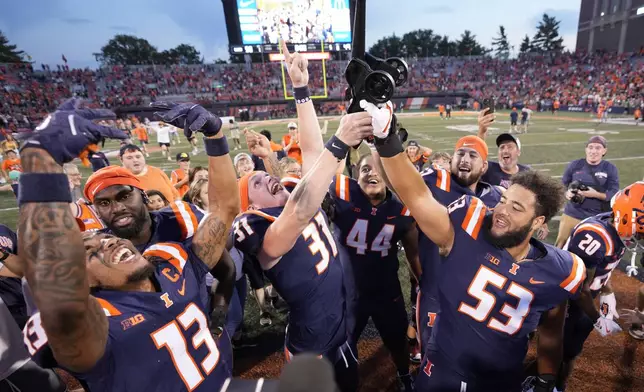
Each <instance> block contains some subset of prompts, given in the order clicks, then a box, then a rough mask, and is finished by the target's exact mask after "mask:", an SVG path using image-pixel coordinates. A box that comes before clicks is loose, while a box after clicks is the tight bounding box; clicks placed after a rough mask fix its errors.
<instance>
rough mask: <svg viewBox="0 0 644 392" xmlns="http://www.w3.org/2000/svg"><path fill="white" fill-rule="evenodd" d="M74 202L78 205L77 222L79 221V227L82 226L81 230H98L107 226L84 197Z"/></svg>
mask: <svg viewBox="0 0 644 392" xmlns="http://www.w3.org/2000/svg"><path fill="white" fill-rule="evenodd" d="M74 204H76V206H77V207H78V215H77V216H76V223H78V227H80V229H81V231H97V230H103V229H104V228H105V224H104V223H103V221H102V220H101V218H99V217H98V214H97V213H96V211H94V208H92V206H90V205H89V204H87V202H86V201H85V200H84V199H79V200H78V201H76V203H74Z"/></svg>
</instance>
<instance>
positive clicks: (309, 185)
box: [285, 149, 338, 222]
mask: <svg viewBox="0 0 644 392" xmlns="http://www.w3.org/2000/svg"><path fill="white" fill-rule="evenodd" d="M337 164H338V159H337V158H336V157H334V156H333V154H331V152H330V151H329V150H327V149H324V150H323V151H322V154H321V155H320V157H319V158H318V160H317V161H316V162H315V164H314V165H313V166H312V167H311V169H310V170H309V171H308V172H307V173H306V175H305V176H304V177H303V178H302V180H301V181H300V183H299V184H298V185H297V186H296V187H295V189H294V190H293V192H292V193H291V197H290V198H289V201H288V205H289V207H292V208H294V211H295V216H296V218H297V219H298V220H300V221H302V222H308V221H309V220H310V219H311V218H313V215H315V213H316V212H317V210H318V209H319V208H320V206H321V205H322V201H323V200H324V196H325V195H326V194H327V191H328V189H329V184H330V183H331V179H332V178H333V175H334V174H335V168H336V167H337ZM285 209H286V208H285Z"/></svg>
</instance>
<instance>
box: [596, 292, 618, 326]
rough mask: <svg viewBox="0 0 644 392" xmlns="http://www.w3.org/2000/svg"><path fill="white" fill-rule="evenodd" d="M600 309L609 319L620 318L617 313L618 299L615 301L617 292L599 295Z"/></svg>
mask: <svg viewBox="0 0 644 392" xmlns="http://www.w3.org/2000/svg"><path fill="white" fill-rule="evenodd" d="M599 309H600V312H601V314H602V315H604V316H605V317H606V318H607V319H609V320H613V319H616V320H619V314H618V313H617V301H615V293H610V294H603V295H600V296H599Z"/></svg>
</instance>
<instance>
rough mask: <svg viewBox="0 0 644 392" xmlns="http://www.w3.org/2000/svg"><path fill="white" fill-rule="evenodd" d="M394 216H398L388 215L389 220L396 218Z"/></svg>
mask: <svg viewBox="0 0 644 392" xmlns="http://www.w3.org/2000/svg"><path fill="white" fill-rule="evenodd" d="M394 218H396V217H395V216H388V217H387V220H389V219H394Z"/></svg>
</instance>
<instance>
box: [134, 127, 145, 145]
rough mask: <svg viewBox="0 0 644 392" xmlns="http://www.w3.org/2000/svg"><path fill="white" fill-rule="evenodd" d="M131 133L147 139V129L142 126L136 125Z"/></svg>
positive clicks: (138, 137) (141, 138) (140, 138)
mask: <svg viewBox="0 0 644 392" xmlns="http://www.w3.org/2000/svg"><path fill="white" fill-rule="evenodd" d="M132 133H133V134H135V135H136V138H137V139H139V140H144V141H146V142H147V141H148V131H147V130H146V129H145V128H144V127H136V128H134V130H132Z"/></svg>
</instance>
